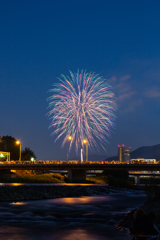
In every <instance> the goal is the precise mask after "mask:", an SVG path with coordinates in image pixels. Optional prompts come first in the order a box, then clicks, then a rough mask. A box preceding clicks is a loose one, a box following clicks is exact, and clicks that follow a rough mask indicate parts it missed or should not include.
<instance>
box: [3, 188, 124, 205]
mask: <svg viewBox="0 0 160 240" xmlns="http://www.w3.org/2000/svg"><path fill="white" fill-rule="evenodd" d="M120 191H122V192H124V191H126V189H123V188H122V189H121V188H114V187H110V186H107V185H99V186H98V185H71V186H70V185H34V184H33V185H32V184H29V185H18V186H12V185H2V186H1V187H0V202H9V201H25V200H42V199H54V198H64V197H81V196H103V195H108V194H110V193H118V192H120Z"/></svg>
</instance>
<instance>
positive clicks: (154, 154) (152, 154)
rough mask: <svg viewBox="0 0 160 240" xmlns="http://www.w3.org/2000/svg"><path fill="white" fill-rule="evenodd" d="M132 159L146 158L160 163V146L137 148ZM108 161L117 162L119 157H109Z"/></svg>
mask: <svg viewBox="0 0 160 240" xmlns="http://www.w3.org/2000/svg"><path fill="white" fill-rule="evenodd" d="M132 158H146V159H149V158H154V159H156V160H157V161H160V144H157V145H154V146H145V147H140V148H137V149H136V150H134V151H132V152H131V159H132ZM106 160H107V161H112V160H115V161H117V160H118V156H113V157H109V158H107V159H106Z"/></svg>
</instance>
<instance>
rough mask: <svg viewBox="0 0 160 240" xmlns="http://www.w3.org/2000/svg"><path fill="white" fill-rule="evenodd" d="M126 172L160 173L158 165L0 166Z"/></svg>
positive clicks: (0, 166)
mask: <svg viewBox="0 0 160 240" xmlns="http://www.w3.org/2000/svg"><path fill="white" fill-rule="evenodd" d="M74 169H81V170H127V171H160V164H25V163H24V164H0V170H74Z"/></svg>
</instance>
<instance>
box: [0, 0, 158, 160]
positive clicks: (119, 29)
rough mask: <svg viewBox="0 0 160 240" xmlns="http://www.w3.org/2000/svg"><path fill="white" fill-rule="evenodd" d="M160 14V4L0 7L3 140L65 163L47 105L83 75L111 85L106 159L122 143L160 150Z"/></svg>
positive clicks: (103, 0) (54, 0)
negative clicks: (55, 87) (69, 80)
mask: <svg viewBox="0 0 160 240" xmlns="http://www.w3.org/2000/svg"><path fill="white" fill-rule="evenodd" d="M159 12H160V1H159V0H152V1H151V0H130V1H128V0H121V1H120V0H112V1H109V0H23V1H22V0H14V1H13V0H5V1H4V0H0V89H1V94H0V111H1V116H0V126H1V127H0V129H1V130H0V135H1V136H5V135H11V136H13V137H15V138H17V139H19V140H20V141H21V142H22V149H24V147H30V148H31V149H32V150H33V151H34V152H35V154H36V155H37V158H38V159H44V160H45V159H66V146H65V147H64V148H62V149H61V140H59V141H57V142H56V143H54V139H55V138H54V137H51V136H50V135H51V133H52V132H53V129H51V128H50V129H48V126H49V124H50V121H49V119H48V118H47V117H46V113H47V106H48V103H47V101H46V99H47V98H48V97H49V96H50V94H49V93H48V90H49V89H50V88H51V87H52V84H53V83H54V82H56V81H57V77H60V75H61V74H62V73H63V74H64V75H68V71H69V70H71V71H73V72H75V71H77V69H78V68H79V69H87V71H92V72H96V73H99V74H100V75H101V76H103V77H105V78H106V79H108V82H109V83H110V84H111V85H112V86H113V91H114V92H115V94H116V98H117V105H118V109H117V119H116V127H115V129H114V133H113V134H112V136H111V137H112V138H111V139H109V142H110V144H108V146H107V152H108V155H107V154H106V157H108V156H112V155H116V154H117V145H118V144H122V143H124V144H125V145H126V146H131V149H132V150H134V149H136V148H137V147H140V146H147V145H154V144H159V143H160V124H159V122H160V121H159V120H160V111H159V109H160V13H159ZM100 154H103V155H104V154H105V152H103V151H101V153H100ZM74 156H76V154H75V151H74V149H72V150H71V154H70V157H74Z"/></svg>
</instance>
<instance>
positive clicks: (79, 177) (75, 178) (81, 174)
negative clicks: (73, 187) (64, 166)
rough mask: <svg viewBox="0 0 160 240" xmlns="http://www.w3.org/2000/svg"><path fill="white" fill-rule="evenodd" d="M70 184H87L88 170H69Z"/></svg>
mask: <svg viewBox="0 0 160 240" xmlns="http://www.w3.org/2000/svg"><path fill="white" fill-rule="evenodd" d="M68 182H70V183H85V182H86V170H83V169H69V170H68Z"/></svg>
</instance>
